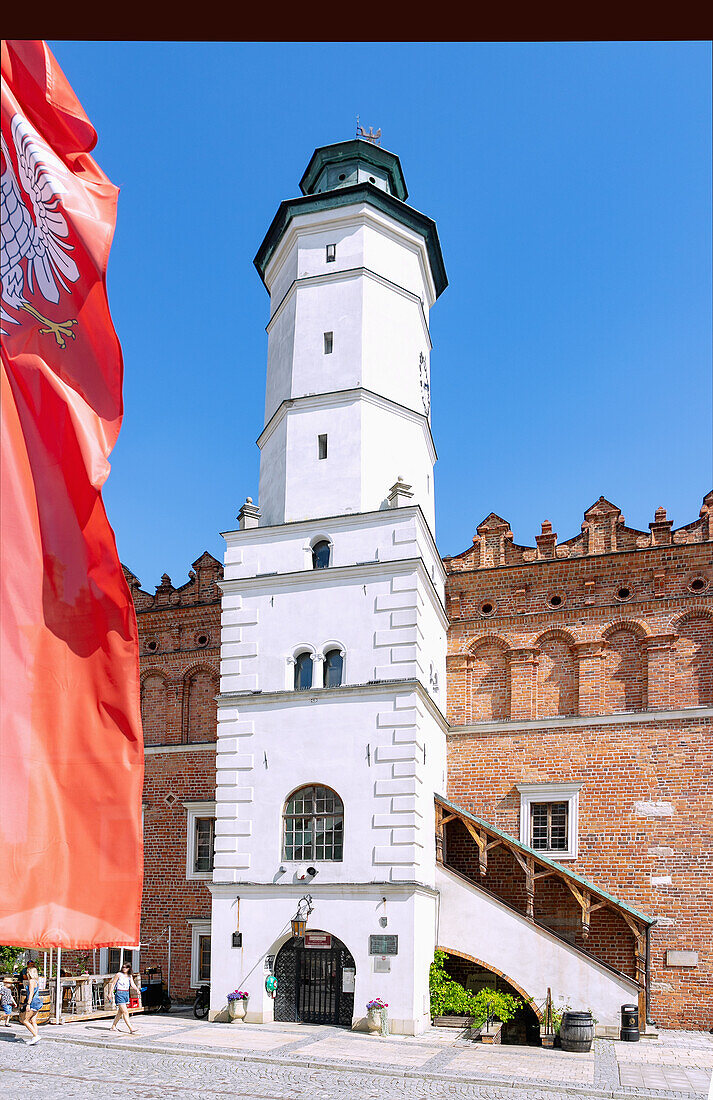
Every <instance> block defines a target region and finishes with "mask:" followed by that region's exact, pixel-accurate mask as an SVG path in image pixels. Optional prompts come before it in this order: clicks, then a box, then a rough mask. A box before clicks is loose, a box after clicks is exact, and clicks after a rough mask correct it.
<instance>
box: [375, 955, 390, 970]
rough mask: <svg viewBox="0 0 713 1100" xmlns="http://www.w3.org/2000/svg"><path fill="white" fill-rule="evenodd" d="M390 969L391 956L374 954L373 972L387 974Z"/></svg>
mask: <svg viewBox="0 0 713 1100" xmlns="http://www.w3.org/2000/svg"><path fill="white" fill-rule="evenodd" d="M390 970H391V956H390V955H376V956H375V957H374V973H375V974H388V973H389V972H390Z"/></svg>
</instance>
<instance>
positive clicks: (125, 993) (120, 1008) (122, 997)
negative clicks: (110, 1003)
mask: <svg viewBox="0 0 713 1100" xmlns="http://www.w3.org/2000/svg"><path fill="white" fill-rule="evenodd" d="M132 986H133V988H134V990H135V991H136V994H137V995H138V993H139V987H138V986H137V984H136V982H135V981H134V978H133V975H132V973H131V963H128V962H125V963H124V965H123V966H122V967H121V969H120V970H119V971H118V972H117V973H116V974H115V975H114V977H113V978H112V981H111V985H110V986H109V994H110V995H111V994H112V993H113V994H114V1001H115V1003H116V1016H115V1017H114V1020H113V1023H112V1025H111V1027H110V1028H109V1031H113V1032H115V1033H116V1032H117V1031H118V1030H119V1028H118V1027H117V1024H118V1023H119V1022H120V1021H121V1020H123V1021H124V1023H125V1024H126V1026H127V1027H128V1029H129V1033H130V1034H131V1035H136V1034H137V1031H136V1028H135V1027H132V1026H131V1017H130V1016H129V993H130V990H131V988H132Z"/></svg>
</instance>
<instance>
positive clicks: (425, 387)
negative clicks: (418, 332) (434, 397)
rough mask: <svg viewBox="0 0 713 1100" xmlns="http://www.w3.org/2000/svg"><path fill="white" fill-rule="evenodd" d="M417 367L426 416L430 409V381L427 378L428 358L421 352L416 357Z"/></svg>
mask: <svg viewBox="0 0 713 1100" xmlns="http://www.w3.org/2000/svg"><path fill="white" fill-rule="evenodd" d="M418 368H419V374H420V379H421V400H422V401H423V408H424V410H425V413H426V416H428V414H429V413H430V411H431V383H430V382H429V380H428V360H427V359H426V356H425V355H424V354H423V352H421V353H420V355H419V357H418Z"/></svg>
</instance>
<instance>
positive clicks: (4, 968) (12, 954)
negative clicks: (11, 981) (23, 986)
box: [0, 947, 25, 974]
mask: <svg viewBox="0 0 713 1100" xmlns="http://www.w3.org/2000/svg"><path fill="white" fill-rule="evenodd" d="M24 954H25V948H24V947H0V974H12V972H13V970H14V969H15V963H17V962H19V960H20V959H21V958H22V956H23V955H24Z"/></svg>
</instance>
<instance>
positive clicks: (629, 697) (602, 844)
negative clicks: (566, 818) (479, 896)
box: [444, 492, 713, 1027]
mask: <svg viewBox="0 0 713 1100" xmlns="http://www.w3.org/2000/svg"><path fill="white" fill-rule="evenodd" d="M712 512H713V492H711V493H708V494H707V495H706V497H705V498H704V500H703V505H702V507H701V511H700V515H699V518H698V519H696V520H694V521H693V522H691V523H688V524H685V525H684V526H682V527H679V528H677V529H675V530H674V528H673V523H672V521H671V520H669V519H668V518H667V516H666V511H665V509H664V508H658V509H657V510H656V512H655V515H654V519H653V521H652V522H651V523H650V524H649V530H648V531H639V530H636V529H634V528H630V527H627V526H626V523H625V520H624V517H623V516H622V514H621V511H620V509H619V508H618V507H617V506H616V505H615V504H612V503H611V502H610V501H608V500H606V499H605V498H604V497H600V498H599V500H598V501H596V502H595V503H594V504H593V505H592V506H591V507H590V508H588V509H587V511H586V512H585V513H584V522H583V523H582V528H581V532H580V533H579V534H577V535H575V536H573V537H572V538H569V539H567V540H566V541H564V542H561V543H558V541H557V534H556V533H555V532H553V531H552V526H551V524H550V523H548V522H547V521H545V522H544V523H543V524H542V533H541V534H540V535H538V536H537V538H536V540H535V541H536V545H535V546H520V545H517V544H516V543H515V541H514V537H513V533H512V531H511V529H510V524H509V523H508V522H507V521H506V520H504V519H503V518H501V517H500V516H498V515H496V514H495V513H494V512H491V513H490V515H488V516H487V517H486V518H485V519H484V520H483V522H482V523H480V524H479V525H478V527H477V532H476V536H475V538H474V539H473V545H472V546H471V547H469V548H468V549H467V550H465V551H464V552H463V553H462V554H459V555H457V556H455V557H451V558H446V559H444V564H445V567H446V570H447V573H448V580H447V611H448V616H449V619H450V628H449V633H448V706H449V713H448V718H449V722H450V724H451V728H450V733H449V735H448V769H449V791H448V794H449V797H450V798H452V799H453V801H454V802H456V803H458V804H459V805H461V806H463V807H465V808H466V809H468V810H470V811H471V812H472V813H473V814H476V815H480V816H481V817H483V818H485V819H486V820H489V821H491V822H492V823H493V824H495V825H497V826H498V827H499V828H501V829H503V830H505V831H507V832H510V833H513V834H514V835H515V836H518V835H519V836H520V837H521V839H525V835H524V833H525V830H526V828H527V827H528V826H527V821H526V820H525V817H526V814H527V813H528V812H529V810H528V806H529V802H528V799H530V800H532V799H534V798H541V799H542V804H547V803H548V801H549V800H550V799H551V800H552V804H554V805H558V806H561V805H563V800H565V799H566V798H571V797H573V796H571V795H569V794H563V793H562V792H563V791H565V792H569V791H570V790H572V789H574V788H576V790H577V798H576V803H577V805H576V809H577V815H578V850H577V852H576V855H575V856H574V857H572V856H567V857H563V858H565V859H566V865H567V866H568V867H571V868H572V869H573V870H575V871H578V872H579V873H580V874H583V875H587V876H590V877H591V878H592V879H594V880H595V881H596V882H597V883H599V884H600V885H601V886H602V887H603V888H604V889H608V890H611V891H612V892H614V893H617V894H619V895H620V896H625V897H626V898H627V900H628V901H629V902H630V903H631V904H632V905H637V906H639V907H640V908H641V909H643V910H644V911H646V912H648V913H650V914H652V915H654V916H656V917H657V918H658V923H657V925H656V926H655V927H654V929H653V933H652V939H651V963H650V965H651V974H652V983H651V1013H652V1016H653V1018H654V1019H655V1020H657V1022H659V1023H661V1024H663V1025H668V1026H674V1025H676V1026H683V1025H685V1026H691V1027H701V1026H704V1022H705V1021H708V1023H707V1024H705V1026H707V1027H710V1021H711V1019H713V952H711V948H710V946H709V945H710V944H711V943H713V921H712V920H711V912H712V909H713V906H712V904H711V903H712V902H713V896H712V894H711V882H712V881H713V874H712V872H713V857H712V856H711V843H710V833H711V830H710V808H711V795H712V793H713V780H712V779H711V776H712V774H713V769H712V765H713V750H712V747H711V711H710V708H711V707H713V545H712V543H713V522H712V520H711V513H712ZM533 792H535V793H534V794H533ZM537 792H539V794H538V793H537ZM569 805H570V809H573V805H574V804H573V803H572V802H571V801H570V803H569ZM703 838H706V839H705V840H704V839H703ZM576 916H577V914H576V912H574V913H573V914H571V920H572V922H573V923H572V935H573V936H575V935H576V929H575V923H576ZM552 919H553V920H557V921H558V922H559V924H558V930H559V931H560V932H561V931H563V926H562V922H564V924H565V925H566V924H567V921H568V920H570V915H569V914H568V913H567V911H566V908H564V909H562V911H561V912H560V913H559V914H555V913H554V912H553V915H552ZM672 949H679V950H689V949H690V950H695V951H697V952H698V964H697V966H695V967H691V968H683V967H675V966H668V965H667V963H666V952H667V951H669V950H672Z"/></svg>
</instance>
